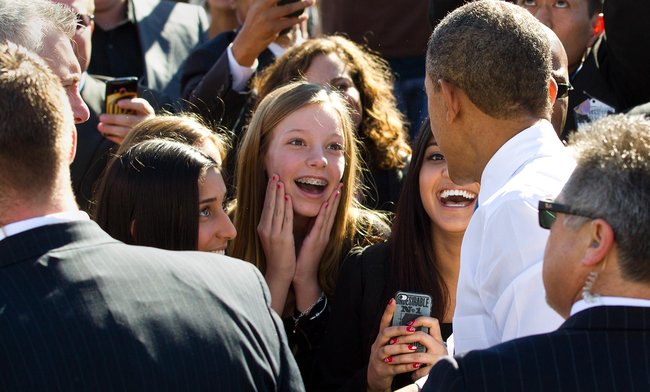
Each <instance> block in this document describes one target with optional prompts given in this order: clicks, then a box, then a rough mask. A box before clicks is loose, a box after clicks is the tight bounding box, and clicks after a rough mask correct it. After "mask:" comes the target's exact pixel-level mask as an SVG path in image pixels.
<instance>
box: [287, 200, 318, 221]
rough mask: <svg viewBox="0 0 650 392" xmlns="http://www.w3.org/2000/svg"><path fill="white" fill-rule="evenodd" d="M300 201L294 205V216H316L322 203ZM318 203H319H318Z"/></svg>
mask: <svg viewBox="0 0 650 392" xmlns="http://www.w3.org/2000/svg"><path fill="white" fill-rule="evenodd" d="M306 204H307V203H299V204H294V205H293V216H294V218H296V217H298V218H315V217H316V216H318V211H320V204H318V203H309V205H306ZM317 204H318V205H317Z"/></svg>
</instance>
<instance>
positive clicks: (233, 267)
mask: <svg viewBox="0 0 650 392" xmlns="http://www.w3.org/2000/svg"><path fill="white" fill-rule="evenodd" d="M0 336H1V338H0V363H1V364H2V365H1V366H0V389H2V390H35V391H44V390H48V391H52V390H67V391H70V390H79V391H92V390H116V391H117V390H119V391H123V390H133V391H142V390H160V391H168V390H175V391H197V390H224V391H252V390H264V391H289V390H291V391H293V390H303V389H304V388H303V386H302V381H301V379H300V374H299V372H298V369H297V366H296V363H295V361H294V359H293V357H292V355H291V353H290V352H289V349H288V346H287V342H286V336H285V334H284V332H283V330H282V325H281V322H280V320H279V318H278V317H277V315H276V314H275V313H274V312H273V311H272V310H271V309H270V295H269V292H268V288H267V287H266V284H265V283H264V278H263V277H262V276H261V274H260V273H259V272H258V271H257V269H256V268H255V267H254V266H252V265H251V264H249V263H246V262H242V261H240V260H236V259H232V258H229V257H226V256H217V255H214V254H210V253H205V252H171V251H165V250H160V249H154V248H146V247H136V246H129V245H125V244H123V243H121V242H119V241H116V240H114V239H112V238H111V237H109V236H108V235H107V234H105V233H104V232H103V231H102V230H101V229H100V228H99V227H98V226H97V225H96V224H95V223H94V222H92V221H84V222H73V223H63V224H56V225H50V226H43V227H39V228H36V229H32V230H29V231H27V232H23V233H20V234H17V235H15V236H12V237H9V238H6V239H4V240H2V241H0Z"/></svg>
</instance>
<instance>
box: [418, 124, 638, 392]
mask: <svg viewBox="0 0 650 392" xmlns="http://www.w3.org/2000/svg"><path fill="white" fill-rule="evenodd" d="M571 145H572V146H573V148H574V149H575V150H576V153H577V157H578V158H577V159H578V166H577V168H576V169H575V171H574V172H573V174H572V176H571V178H570V179H569V181H568V182H567V184H566V186H565V187H564V189H563V190H562V192H561V193H560V195H559V196H558V197H557V198H556V199H555V201H554V202H546V201H541V202H540V205H539V224H540V226H542V227H543V228H546V229H549V228H550V230H551V234H550V236H549V239H548V243H547V245H546V251H545V255H544V267H543V277H544V286H545V287H546V295H547V301H548V303H549V304H550V305H551V307H553V309H554V310H555V311H557V312H558V313H559V314H560V315H561V316H563V317H565V318H567V317H568V318H567V320H566V321H565V322H564V324H562V325H561V326H560V328H559V329H558V330H557V331H555V332H551V333H547V334H542V335H536V336H530V337H525V338H520V339H516V340H512V341H509V342H506V343H502V344H499V345H497V346H494V347H492V348H489V349H486V350H479V351H470V352H469V353H467V354H466V355H465V356H462V357H456V358H449V357H445V358H444V359H443V360H441V361H440V362H438V364H436V365H435V366H434V367H433V368H432V370H431V372H430V373H429V378H428V380H427V383H426V384H425V386H424V388H423V390H424V391H466V390H467V391H560V390H571V391H594V390H602V391H647V390H650V374H649V373H648V363H650V345H648V344H647V342H648V340H649V339H650V245H649V244H650V209H649V208H648V206H650V187H649V186H648V184H650V160H648V157H649V156H650V120H646V119H643V118H642V117H628V116H623V115H616V116H611V117H606V118H604V119H601V120H599V121H597V122H595V123H593V124H592V126H591V127H590V128H589V129H586V130H585V132H579V133H576V134H574V135H573V136H572V139H571Z"/></svg>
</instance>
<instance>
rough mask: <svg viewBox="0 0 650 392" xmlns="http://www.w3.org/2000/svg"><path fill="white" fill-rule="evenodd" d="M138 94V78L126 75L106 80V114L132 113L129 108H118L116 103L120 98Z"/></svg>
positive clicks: (133, 96) (128, 97)
mask: <svg viewBox="0 0 650 392" xmlns="http://www.w3.org/2000/svg"><path fill="white" fill-rule="evenodd" d="M137 96H138V78H137V77H135V76H127V77H124V78H115V79H111V80H108V81H106V107H105V112H106V113H107V114H133V113H134V112H132V111H131V110H128V109H122V108H120V107H119V106H118V105H117V103H118V102H119V101H120V100H122V99H131V98H136V97H137Z"/></svg>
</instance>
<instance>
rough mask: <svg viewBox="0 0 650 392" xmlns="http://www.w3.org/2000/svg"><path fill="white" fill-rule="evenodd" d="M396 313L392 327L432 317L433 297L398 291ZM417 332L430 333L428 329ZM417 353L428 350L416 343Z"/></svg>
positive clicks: (424, 328)
mask: <svg viewBox="0 0 650 392" xmlns="http://www.w3.org/2000/svg"><path fill="white" fill-rule="evenodd" d="M395 305H396V307H395V313H393V322H392V324H391V325H392V326H399V325H407V324H408V323H409V321H413V320H415V319H416V318H418V317H420V316H427V317H429V316H431V296H430V295H427V294H419V293H408V292H405V291H398V292H397V293H396V294H395ZM416 331H424V332H425V333H429V328H428V327H417V328H416ZM415 344H416V346H417V349H416V350H415V351H416V352H422V353H423V352H426V351H427V349H426V347H424V346H423V345H421V344H420V343H415Z"/></svg>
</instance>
